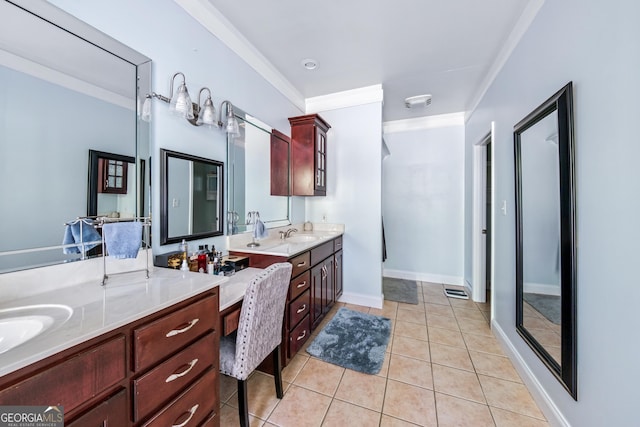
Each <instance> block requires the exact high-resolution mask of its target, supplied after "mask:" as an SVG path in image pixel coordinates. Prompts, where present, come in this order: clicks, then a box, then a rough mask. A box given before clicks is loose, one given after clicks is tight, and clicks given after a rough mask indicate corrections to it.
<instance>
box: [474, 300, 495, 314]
mask: <svg viewBox="0 0 640 427" xmlns="http://www.w3.org/2000/svg"><path fill="white" fill-rule="evenodd" d="M476 307H478V310H480V311H482V312H483V313H488V312H490V311H491V302H490V301H489V300H487V302H477V303H476Z"/></svg>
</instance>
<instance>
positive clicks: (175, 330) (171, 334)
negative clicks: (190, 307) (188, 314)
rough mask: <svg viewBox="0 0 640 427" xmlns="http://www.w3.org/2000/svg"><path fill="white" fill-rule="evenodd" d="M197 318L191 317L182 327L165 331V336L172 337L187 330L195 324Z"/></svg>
mask: <svg viewBox="0 0 640 427" xmlns="http://www.w3.org/2000/svg"><path fill="white" fill-rule="evenodd" d="M199 320H200V319H197V318H196V319H193V320H191V321H190V322H189V323H188V324H187V326H185V327H184V328H182V329H173V330H171V331H169V332H167V335H166V337H167V338H169V337H173V336H176V335H180V334H182V333H185V332H187V331H188V330H189V329H191V328H193V327H194V326H195V324H196V323H198V321H199Z"/></svg>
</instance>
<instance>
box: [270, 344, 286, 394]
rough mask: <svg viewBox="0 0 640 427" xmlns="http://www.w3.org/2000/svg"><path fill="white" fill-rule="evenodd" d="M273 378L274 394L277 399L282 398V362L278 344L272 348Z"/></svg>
mask: <svg viewBox="0 0 640 427" xmlns="http://www.w3.org/2000/svg"><path fill="white" fill-rule="evenodd" d="M272 355H273V379H274V380H275V382H276V396H278V399H282V396H284V393H283V392H282V363H281V362H280V361H281V359H280V345H279V344H278V346H277V347H276V348H275V350H273V353H272Z"/></svg>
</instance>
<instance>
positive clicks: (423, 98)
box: [404, 95, 431, 108]
mask: <svg viewBox="0 0 640 427" xmlns="http://www.w3.org/2000/svg"><path fill="white" fill-rule="evenodd" d="M429 105H431V95H416V96H410V97H408V98H405V100H404V106H405V107H407V108H420V107H422V108H426V107H428V106H429Z"/></svg>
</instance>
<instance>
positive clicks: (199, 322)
mask: <svg viewBox="0 0 640 427" xmlns="http://www.w3.org/2000/svg"><path fill="white" fill-rule="evenodd" d="M217 318H218V295H217V293H216V295H212V296H210V297H207V298H204V299H202V300H200V301H197V302H195V303H193V304H191V305H190V306H188V307H185V308H183V309H181V310H177V311H174V312H173V313H170V314H168V315H166V316H164V317H161V318H160V319H158V320H156V321H154V322H151V323H149V324H147V325H145V326H142V327H140V328H137V329H135V330H134V331H133V341H134V342H133V344H134V357H133V359H134V370H136V371H139V370H141V369H144V368H146V367H149V366H151V365H152V364H154V363H156V362H157V361H159V360H162V359H163V358H164V357H166V356H168V355H169V354H171V353H173V352H174V351H176V350H179V349H180V348H181V347H184V346H185V345H186V344H188V343H190V342H191V341H194V340H195V339H196V338H197V337H199V336H201V335H203V334H205V333H206V332H207V331H209V330H214V329H215V326H216V322H217Z"/></svg>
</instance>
